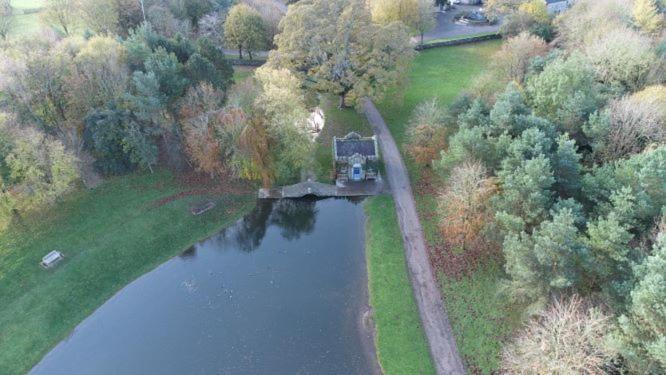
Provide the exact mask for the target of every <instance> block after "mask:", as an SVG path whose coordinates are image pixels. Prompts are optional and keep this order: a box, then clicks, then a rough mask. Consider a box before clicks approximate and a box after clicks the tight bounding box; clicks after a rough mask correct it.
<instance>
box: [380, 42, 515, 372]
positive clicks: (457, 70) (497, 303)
mask: <svg viewBox="0 0 666 375" xmlns="http://www.w3.org/2000/svg"><path fill="white" fill-rule="evenodd" d="M500 45H501V41H499V40H495V41H488V42H481V43H474V44H466V45H460V46H454V47H441V48H434V49H429V50H425V51H422V52H420V53H419V55H418V56H417V58H416V59H415V61H414V63H413V65H412V69H411V73H410V76H409V85H408V86H406V87H401V88H400V91H399V92H397V91H396V92H393V93H391V94H389V95H388V96H387V98H391V99H387V100H384V101H383V102H380V103H378V104H379V105H378V108H379V111H380V112H381V114H382V116H383V117H384V119H385V120H386V122H387V124H388V126H389V128H390V129H391V133H392V134H393V136H394V137H395V139H396V142H397V143H398V145H399V147H402V146H404V143H405V130H406V125H407V123H408V121H409V117H410V115H411V112H412V110H413V109H414V107H415V106H416V105H417V104H418V103H420V102H422V101H424V100H427V99H431V98H433V97H435V98H437V99H438V100H439V102H440V104H442V105H444V106H446V105H448V104H449V103H451V102H452V101H453V100H454V99H455V98H456V97H457V96H458V95H459V94H460V93H461V92H462V91H463V90H464V89H465V88H467V87H469V85H470V84H471V82H472V80H473V79H474V78H475V76H476V75H478V74H479V73H481V72H482V71H483V69H484V67H485V65H486V64H487V63H488V62H489V61H490V59H491V56H492V54H493V53H494V52H495V51H497V50H498V49H499V47H500ZM403 154H404V152H403ZM404 156H405V162H406V163H407V165H408V167H409V169H410V174H411V179H412V184H413V185H418V183H419V180H420V178H421V175H422V173H421V172H422V171H421V170H419V168H418V167H417V166H415V165H414V163H413V162H411V160H410V159H409V157H407V156H406V155H404ZM435 184H436V185H437V184H438V182H437V181H435ZM439 184H441V183H439ZM415 199H416V204H417V206H418V210H419V214H420V218H421V223H422V225H423V228H424V231H425V236H426V238H427V240H428V241H429V242H430V243H431V244H433V245H436V244H437V243H438V242H439V241H441V240H440V238H439V233H438V230H437V221H436V216H435V212H434V210H435V208H436V207H437V201H436V197H435V196H433V195H432V194H416V196H415ZM503 276H504V274H503V271H502V268H501V266H500V265H498V264H496V262H494V261H492V260H488V261H487V262H485V263H484V264H483V265H482V266H481V267H479V268H478V269H476V270H474V272H472V273H471V274H470V275H468V276H463V277H461V278H450V277H447V276H445V275H442V274H440V275H439V278H440V281H441V284H442V288H441V289H442V294H443V295H444V298H445V301H446V306H447V310H448V312H449V318H450V320H451V324H452V326H453V330H454V333H455V335H456V342H457V343H458V346H459V350H460V352H461V353H462V355H463V356H464V357H465V361H466V363H467V365H468V367H469V369H470V370H471V371H472V372H479V373H484V374H488V373H491V372H492V371H494V370H497V369H498V366H499V360H500V358H499V355H500V349H501V343H502V341H503V340H504V339H505V338H506V337H507V336H508V335H510V334H511V332H512V331H513V329H514V328H515V325H516V324H517V321H518V320H517V317H516V315H517V310H518V309H515V308H512V306H511V305H510V304H509V302H508V301H506V300H502V299H501V298H499V297H498V291H499V282H500V280H501V278H502V277H503Z"/></svg>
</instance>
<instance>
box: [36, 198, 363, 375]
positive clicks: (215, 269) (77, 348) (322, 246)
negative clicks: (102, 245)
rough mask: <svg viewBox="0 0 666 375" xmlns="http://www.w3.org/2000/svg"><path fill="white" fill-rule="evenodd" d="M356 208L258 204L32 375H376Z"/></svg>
mask: <svg viewBox="0 0 666 375" xmlns="http://www.w3.org/2000/svg"><path fill="white" fill-rule="evenodd" d="M356 203H358V201H355V202H351V201H345V200H333V199H327V200H314V199H306V200H282V201H262V202H259V204H258V205H257V208H256V210H254V211H253V212H252V213H251V214H249V215H248V216H246V217H245V218H243V219H242V220H239V222H238V223H236V225H234V226H233V227H231V228H229V229H227V230H225V231H223V232H221V233H220V234H218V235H216V236H213V237H211V238H209V239H208V240H206V241H203V242H201V243H199V244H197V245H196V246H193V247H192V248H190V249H188V250H187V251H186V252H184V253H183V254H182V255H181V256H180V257H177V258H175V259H173V260H170V261H168V262H167V263H165V264H163V265H162V266H160V267H159V268H157V269H156V270H154V271H152V272H150V273H148V274H146V275H144V276H142V277H141V278H140V279H138V280H137V281H135V282H133V283H132V284H130V285H128V286H127V287H126V288H125V289H123V290H122V291H121V292H120V293H118V294H117V295H116V296H114V297H113V298H111V299H110V300H109V301H107V302H106V303H105V304H104V305H103V306H102V307H100V309H99V310H97V311H96V312H95V313H94V314H93V315H91V316H90V317H89V318H88V319H86V320H85V321H84V322H83V323H82V324H81V325H79V327H77V329H76V331H75V332H74V334H73V335H72V336H71V337H70V338H69V339H67V340H66V341H63V342H62V343H60V344H59V345H58V346H57V347H56V348H55V349H54V350H53V351H52V352H51V353H49V354H48V355H47V356H46V357H45V358H44V359H43V360H42V362H41V363H40V364H39V365H38V366H37V367H35V368H34V369H33V371H32V373H34V374H49V375H51V374H56V375H57V374H67V375H75V374H93V373H94V374H216V373H219V374H368V373H371V372H372V370H371V368H372V367H373V365H372V363H373V362H372V353H371V352H370V354H368V351H367V350H366V349H367V346H366V345H365V343H366V342H367V340H364V339H363V338H364V337H366V336H364V335H363V333H362V331H361V330H360V328H359V322H360V321H361V319H360V318H361V311H362V309H363V308H364V306H365V304H366V303H367V294H366V289H365V288H366V276H365V263H364V262H365V256H364V251H363V246H364V241H363V222H364V216H363V209H362V207H360V206H358V205H357V204H356ZM370 343H371V340H370ZM370 345H371V344H370Z"/></svg>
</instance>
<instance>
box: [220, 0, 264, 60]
mask: <svg viewBox="0 0 666 375" xmlns="http://www.w3.org/2000/svg"><path fill="white" fill-rule="evenodd" d="M224 38H225V40H226V43H227V45H228V46H229V47H233V48H237V49H238V56H239V57H240V58H241V59H242V58H243V50H245V51H246V52H247V53H248V54H249V56H250V60H252V52H253V51H258V50H261V49H262V48H265V47H266V29H265V27H264V20H263V19H262V18H261V15H260V14H259V12H257V10H256V9H254V8H252V7H250V6H249V5H246V4H237V5H234V6H233V7H232V8H231V10H229V14H228V15H227V19H226V21H225V22H224Z"/></svg>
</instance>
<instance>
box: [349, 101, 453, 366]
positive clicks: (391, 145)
mask: <svg viewBox="0 0 666 375" xmlns="http://www.w3.org/2000/svg"><path fill="white" fill-rule="evenodd" d="M361 107H362V109H363V112H364V114H365V116H366V117H367V119H368V122H370V125H371V126H372V130H373V131H374V133H375V135H377V138H378V140H379V144H380V148H381V151H382V158H383V160H384V164H385V166H386V174H387V179H388V182H389V186H390V189H391V192H392V194H393V200H394V202H395V211H396V215H397V217H398V224H399V226H400V230H401V231H402V239H403V242H404V247H405V259H406V260H407V268H408V270H409V278H410V280H411V283H412V289H413V291H414V298H415V300H416V304H417V306H418V308H419V315H420V317H421V323H422V324H423V330H424V331H425V334H426V337H427V339H428V344H429V346H430V356H431V357H432V361H433V363H434V365H435V369H436V370H437V374H440V375H443V374H447V375H449V374H455V375H458V374H464V373H465V368H464V365H463V361H462V358H461V357H460V354H459V353H458V348H457V346H456V342H455V339H454V337H453V331H452V330H451V324H450V323H449V319H448V316H447V314H446V308H445V306H444V301H443V300H442V296H441V294H440V292H439V288H438V287H437V282H436V280H435V277H434V274H433V271H432V268H431V266H430V261H429V260H428V253H427V250H426V246H425V240H424V236H423V230H422V229H421V223H420V221H419V217H418V214H417V212H416V204H415V203H414V197H413V195H412V188H411V185H410V182H409V175H408V174H407V168H406V167H405V163H404V162H403V160H402V156H401V155H400V151H398V147H397V146H396V144H395V141H394V140H393V137H392V136H391V133H390V131H389V130H388V127H387V126H386V123H385V122H384V119H383V118H382V116H381V114H380V113H379V111H378V110H377V108H376V107H375V105H374V103H372V101H371V100H369V99H364V100H363V101H362V103H361Z"/></svg>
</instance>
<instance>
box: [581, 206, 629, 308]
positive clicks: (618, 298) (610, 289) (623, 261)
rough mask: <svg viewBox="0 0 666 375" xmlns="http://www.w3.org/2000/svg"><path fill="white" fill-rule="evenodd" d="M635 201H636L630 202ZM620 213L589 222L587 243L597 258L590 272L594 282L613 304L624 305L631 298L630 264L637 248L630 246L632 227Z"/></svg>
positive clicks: (594, 257)
mask: <svg viewBox="0 0 666 375" xmlns="http://www.w3.org/2000/svg"><path fill="white" fill-rule="evenodd" d="M630 203H633V202H630ZM622 219H623V218H622V215H621V213H620V214H618V213H617V212H616V211H612V212H611V213H609V214H608V215H607V216H606V217H600V218H598V219H597V220H593V221H591V222H590V223H588V226H587V239H586V243H587V245H588V246H589V248H590V253H591V255H592V258H593V259H594V262H593V263H592V267H590V270H589V273H590V275H593V276H594V277H593V280H592V282H593V283H594V286H596V287H600V288H601V290H602V291H603V292H604V294H605V296H606V298H607V301H609V304H610V305H611V306H612V307H616V308H618V309H622V308H623V307H624V303H625V301H626V299H627V298H628V296H629V295H628V294H629V291H630V290H629V288H628V287H629V286H630V285H631V283H630V281H631V278H632V272H631V266H632V264H633V262H634V261H635V260H637V258H638V257H637V254H636V251H634V250H633V249H632V248H631V247H630V246H629V241H631V240H632V239H633V237H634V236H633V235H632V234H631V232H629V230H630V229H632V227H631V226H630V225H628V223H625V222H623V221H624V220H622Z"/></svg>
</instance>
